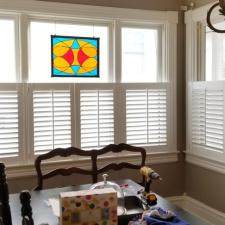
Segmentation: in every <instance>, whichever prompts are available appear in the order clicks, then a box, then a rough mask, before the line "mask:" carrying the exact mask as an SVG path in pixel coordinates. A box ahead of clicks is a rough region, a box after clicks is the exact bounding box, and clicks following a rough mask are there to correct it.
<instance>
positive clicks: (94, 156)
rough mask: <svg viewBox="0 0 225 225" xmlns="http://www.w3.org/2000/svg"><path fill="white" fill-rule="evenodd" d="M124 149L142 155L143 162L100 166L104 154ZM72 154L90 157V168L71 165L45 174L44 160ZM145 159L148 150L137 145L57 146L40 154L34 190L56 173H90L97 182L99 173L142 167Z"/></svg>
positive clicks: (63, 174) (41, 186)
mask: <svg viewBox="0 0 225 225" xmlns="http://www.w3.org/2000/svg"><path fill="white" fill-rule="evenodd" d="M122 151H128V152H132V153H136V154H139V155H140V156H141V163H140V164H139V165H135V164H132V163H128V162H121V163H118V164H117V163H109V164H107V165H106V166H103V167H101V168H99V166H98V159H99V157H101V156H102V155H104V154H107V153H110V152H112V153H119V152H122ZM72 155H77V156H83V157H86V158H88V159H90V169H82V168H78V167H76V166H73V167H70V168H58V169H55V170H53V171H51V172H48V173H46V174H43V172H42V170H41V164H42V162H43V161H44V160H49V159H51V158H54V157H58V156H61V157H70V156H72ZM145 159H146V151H145V149H144V148H141V147H135V146H131V145H128V144H124V143H121V144H118V145H116V144H110V145H107V146H106V147H104V148H102V149H98V150H90V151H85V150H81V149H78V148H75V147H70V148H57V149H54V150H52V151H50V152H48V153H46V154H43V155H40V156H38V157H37V158H36V160H35V168H36V171H37V178H38V185H37V187H36V188H35V189H34V190H41V189H42V188H43V180H45V179H48V178H51V177H53V176H56V175H62V176H69V175H71V174H73V173H79V174H83V175H90V176H91V177H92V182H93V183H96V182H97V181H98V175H99V174H102V173H105V172H107V171H109V170H120V169H123V168H129V169H140V168H141V167H142V166H144V165H145Z"/></svg>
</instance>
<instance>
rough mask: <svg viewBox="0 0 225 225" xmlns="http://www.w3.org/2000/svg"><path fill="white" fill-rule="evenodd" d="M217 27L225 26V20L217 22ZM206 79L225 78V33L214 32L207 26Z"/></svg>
mask: <svg viewBox="0 0 225 225" xmlns="http://www.w3.org/2000/svg"><path fill="white" fill-rule="evenodd" d="M216 26H217V27H220V28H223V29H224V27H225V22H221V23H218V24H216ZM205 29H206V33H205V37H206V38H205V40H206V42H205V49H206V52H205V58H206V59H205V71H206V72H205V80H206V81H213V80H224V79H225V37H224V35H223V34H220V33H216V32H213V31H212V30H210V29H209V28H208V27H206V28H205Z"/></svg>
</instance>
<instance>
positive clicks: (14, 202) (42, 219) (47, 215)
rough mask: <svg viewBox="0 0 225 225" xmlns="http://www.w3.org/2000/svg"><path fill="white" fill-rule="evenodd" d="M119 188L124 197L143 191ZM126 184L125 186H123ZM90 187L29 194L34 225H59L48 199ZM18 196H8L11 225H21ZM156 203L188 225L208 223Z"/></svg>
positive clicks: (128, 182) (129, 182)
mask: <svg viewBox="0 0 225 225" xmlns="http://www.w3.org/2000/svg"><path fill="white" fill-rule="evenodd" d="M117 183H118V184H120V185H121V186H126V187H127V188H125V189H124V192H125V196H134V195H136V194H137V191H139V190H140V189H143V187H142V186H140V185H139V184H137V183H135V182H133V181H132V180H128V179H126V180H120V181H117ZM125 184H126V185H125ZM89 187H90V184H89V185H80V186H70V187H64V188H54V189H45V190H41V191H32V192H31V193H30V194H31V207H32V209H33V220H34V224H35V225H39V224H41V223H42V224H43V223H44V224H49V225H59V220H58V218H57V217H56V216H54V215H53V212H52V209H51V207H50V206H49V205H48V204H47V201H48V199H49V198H54V197H57V196H59V193H61V192H65V191H75V190H85V189H88V188H89ZM19 195H20V193H18V194H11V195H10V207H11V213H12V220H13V225H21V214H20V210H18V208H20V207H21V206H20V201H19ZM157 198H158V201H157V205H156V206H159V207H162V208H164V209H165V210H171V211H173V212H174V213H175V214H176V215H178V216H179V217H180V218H182V219H183V220H185V221H187V222H189V224H190V225H209V224H208V223H206V222H204V221H203V220H201V219H200V218H199V217H196V216H194V215H192V214H190V213H188V212H187V211H185V210H183V209H181V208H179V207H176V206H175V205H174V204H172V203H170V202H169V201H168V200H166V199H164V198H162V197H160V196H159V195H157ZM119 221H120V220H119ZM118 225H127V224H124V223H123V222H122V223H121V222H119V224H118Z"/></svg>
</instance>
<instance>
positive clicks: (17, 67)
mask: <svg viewBox="0 0 225 225" xmlns="http://www.w3.org/2000/svg"><path fill="white" fill-rule="evenodd" d="M19 18H20V16H19V14H18V13H11V12H10V13H7V12H3V13H2V12H1V11H0V19H6V20H7V19H9V20H13V21H14V28H15V38H14V41H15V73H16V74H15V76H16V77H15V81H16V82H20V79H21V78H20V76H21V71H20V60H21V57H20V53H21V52H20V50H19V48H17V46H20V36H19V33H20V32H19V30H20V24H19V23H20V22H19ZM12 83H13V82H12Z"/></svg>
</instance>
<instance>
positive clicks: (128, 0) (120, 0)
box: [40, 0, 180, 10]
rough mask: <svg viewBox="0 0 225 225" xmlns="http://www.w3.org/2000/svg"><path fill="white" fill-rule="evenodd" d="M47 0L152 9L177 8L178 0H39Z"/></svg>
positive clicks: (51, 0) (50, 0)
mask: <svg viewBox="0 0 225 225" xmlns="http://www.w3.org/2000/svg"><path fill="white" fill-rule="evenodd" d="M40 1H48V2H68V3H76V4H87V5H98V6H109V7H120V8H133V9H152V10H178V9H179V5H180V0H166V1H165V0H157V1H150V0H104V1H103V0H95V1H93V0H40Z"/></svg>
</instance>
